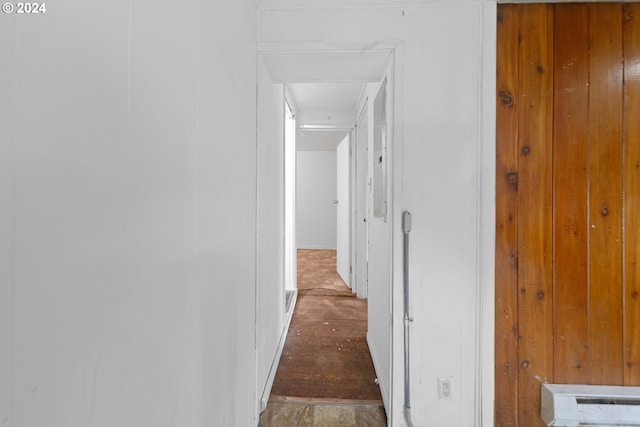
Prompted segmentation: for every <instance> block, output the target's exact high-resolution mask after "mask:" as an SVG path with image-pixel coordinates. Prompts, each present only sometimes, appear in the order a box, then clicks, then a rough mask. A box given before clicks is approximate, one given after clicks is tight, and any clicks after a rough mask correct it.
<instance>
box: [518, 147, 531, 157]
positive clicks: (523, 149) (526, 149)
mask: <svg viewBox="0 0 640 427" xmlns="http://www.w3.org/2000/svg"><path fill="white" fill-rule="evenodd" d="M520 152H521V153H522V154H524V155H525V156H528V155H529V153H531V148H529V147H528V146H526V145H525V146H524V147H522V149H521V150H520Z"/></svg>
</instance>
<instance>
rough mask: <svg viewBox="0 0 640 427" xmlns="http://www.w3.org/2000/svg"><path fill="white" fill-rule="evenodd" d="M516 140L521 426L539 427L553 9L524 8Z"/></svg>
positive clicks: (548, 315)
mask: <svg viewBox="0 0 640 427" xmlns="http://www.w3.org/2000/svg"><path fill="white" fill-rule="evenodd" d="M520 19H521V26H520V37H519V40H520V54H519V63H520V70H519V71H520V89H519V110H518V113H519V118H518V120H519V127H518V129H519V137H518V149H519V153H518V252H519V254H518V289H519V299H518V320H519V343H518V346H519V347H518V350H519V363H520V369H519V378H518V405H519V424H520V425H526V426H536V425H543V424H542V421H541V420H540V416H539V408H540V384H541V383H542V382H549V381H553V306H552V294H553V292H552V240H551V237H552V215H551V204H552V203H551V202H552V192H551V178H552V154H553V153H552V146H551V143H552V126H551V124H552V109H553V104H552V97H551V96H550V95H551V93H552V92H551V90H552V82H553V81H552V74H553V57H552V54H553V44H552V31H553V21H552V6H550V5H546V4H527V5H522V13H521V15H520Z"/></svg>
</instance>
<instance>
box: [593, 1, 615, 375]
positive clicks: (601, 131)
mask: <svg viewBox="0 0 640 427" xmlns="http://www.w3.org/2000/svg"><path fill="white" fill-rule="evenodd" d="M589 46H590V61H589V62H590V70H589V75H590V81H589V92H590V93H589V165H588V167H589V169H588V175H589V178H588V179H589V184H588V185H589V199H590V200H589V222H590V224H591V226H590V229H589V230H590V235H589V360H590V363H589V365H590V366H589V382H590V383H591V384H622V7H621V6H620V5H619V4H591V5H589Z"/></svg>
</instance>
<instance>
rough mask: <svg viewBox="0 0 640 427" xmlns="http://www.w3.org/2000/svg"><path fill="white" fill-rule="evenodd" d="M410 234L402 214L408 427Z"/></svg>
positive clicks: (407, 214) (406, 412)
mask: <svg viewBox="0 0 640 427" xmlns="http://www.w3.org/2000/svg"><path fill="white" fill-rule="evenodd" d="M410 232H411V213H410V212H408V211H404V212H403V213H402V235H403V236H402V237H403V243H404V254H403V260H402V261H403V266H402V269H403V288H404V418H405V420H406V421H407V426H408V427H413V421H411V376H410V370H409V368H410V365H409V324H410V323H411V322H413V319H412V318H411V317H409V233H410Z"/></svg>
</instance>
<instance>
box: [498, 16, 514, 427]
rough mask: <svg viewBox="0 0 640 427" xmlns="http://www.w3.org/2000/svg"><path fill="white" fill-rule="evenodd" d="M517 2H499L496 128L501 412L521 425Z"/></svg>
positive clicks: (507, 422) (505, 422) (506, 422)
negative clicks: (518, 397) (519, 413)
mask: <svg viewBox="0 0 640 427" xmlns="http://www.w3.org/2000/svg"><path fill="white" fill-rule="evenodd" d="M516 11H517V9H516V7H515V6H514V5H509V4H502V5H499V6H498V29H497V31H498V46H497V49H498V52H499V53H498V64H497V84H496V89H497V101H496V103H497V106H498V107H497V129H496V135H497V140H496V189H497V191H496V193H497V197H496V219H497V221H496V259H500V260H501V262H498V263H496V271H495V272H496V308H495V321H496V335H495V346H496V348H495V350H496V352H495V353H496V358H495V384H496V394H495V414H496V419H499V420H500V425H501V426H505V427H509V426H517V425H518V405H517V399H516V397H517V388H518V339H517V338H518V329H517V328H518V257H517V253H518V242H517V218H518V215H517V208H518V173H517V145H516V144H514V143H513V142H514V141H517V139H518V103H517V102H516V100H517V99H518V74H519V73H518V62H517V61H513V60H512V58H517V57H518V38H517V37H512V36H511V35H513V34H517V32H518V23H519V18H518V15H517V14H516Z"/></svg>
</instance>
